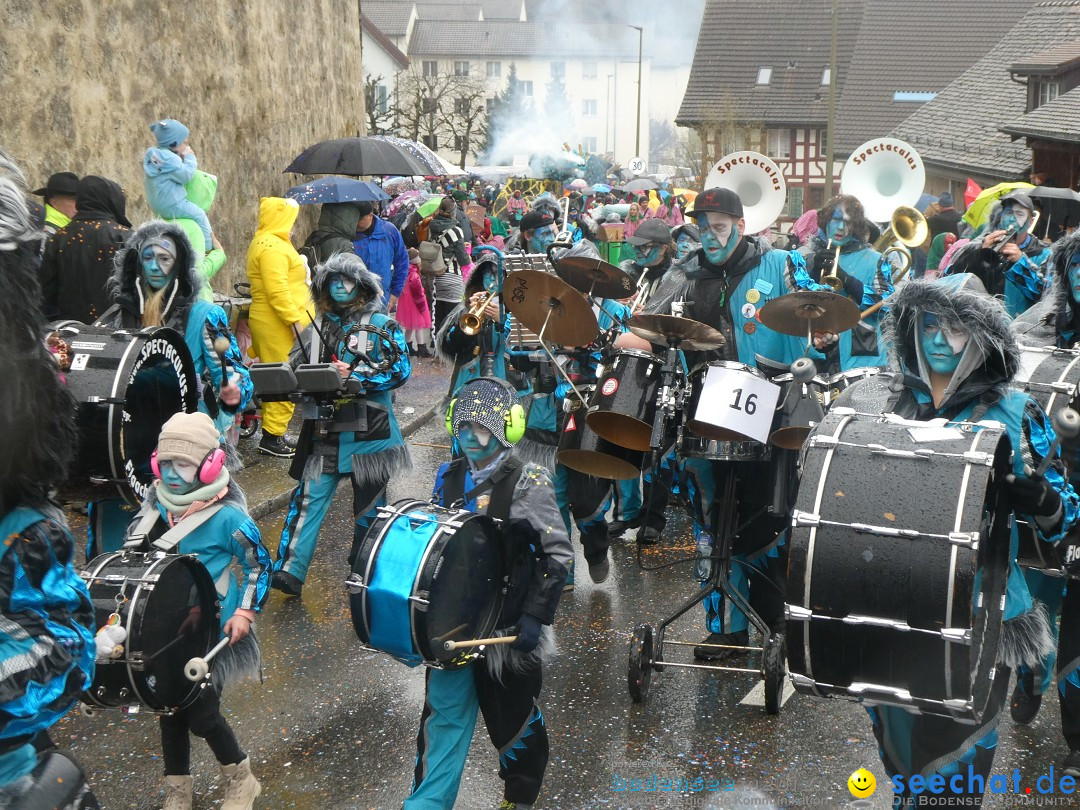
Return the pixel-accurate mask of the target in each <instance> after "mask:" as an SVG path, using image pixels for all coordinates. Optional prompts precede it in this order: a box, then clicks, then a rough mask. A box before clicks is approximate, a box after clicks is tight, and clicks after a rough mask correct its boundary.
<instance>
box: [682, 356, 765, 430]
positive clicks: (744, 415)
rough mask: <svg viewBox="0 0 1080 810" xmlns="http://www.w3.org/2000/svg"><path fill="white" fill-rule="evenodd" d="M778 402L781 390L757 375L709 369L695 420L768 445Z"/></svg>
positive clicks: (732, 370) (718, 368)
mask: <svg viewBox="0 0 1080 810" xmlns="http://www.w3.org/2000/svg"><path fill="white" fill-rule="evenodd" d="M779 398H780V386H778V385H774V384H773V383H771V382H769V381H768V380H764V379H762V378H761V377H759V376H757V375H756V374H751V373H749V372H746V371H740V370H739V369H737V368H727V367H724V366H710V367H709V370H708V372H707V373H706V375H705V381H704V383H702V386H701V397H700V398H699V399H698V407H697V413H696V414H694V419H695V420H697V421H699V422H708V423H709V424H711V425H715V426H717V427H720V428H723V429H724V430H730V431H732V432H734V433H740V434H742V435H743V436H749V437H750V438H751V439H754V440H755V441H759V442H767V441H768V440H769V432H770V431H771V430H772V423H773V415H774V413H775V411H776V402H777V400H778V399H779Z"/></svg>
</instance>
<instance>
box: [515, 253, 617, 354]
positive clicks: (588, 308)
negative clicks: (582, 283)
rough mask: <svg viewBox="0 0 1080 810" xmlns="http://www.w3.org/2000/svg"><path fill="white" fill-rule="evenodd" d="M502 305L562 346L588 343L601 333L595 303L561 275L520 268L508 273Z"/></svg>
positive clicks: (530, 327) (537, 331)
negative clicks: (593, 305)
mask: <svg viewBox="0 0 1080 810" xmlns="http://www.w3.org/2000/svg"><path fill="white" fill-rule="evenodd" d="M502 299H503V305H504V306H505V307H506V308H507V309H508V310H510V312H512V313H513V314H514V316H515V317H516V318H517V319H518V320H519V321H521V322H522V323H523V324H525V326H526V327H528V328H529V329H530V330H531V331H533V332H535V333H536V334H538V335H539V334H540V332H541V330H542V329H544V327H545V324H546V325H547V328H546V330H545V331H544V334H543V337H545V338H547V339H548V340H549V341H551V342H552V343H558V344H559V345H561V346H585V345H588V344H589V343H591V342H592V341H593V340H595V339H596V336H597V335H599V334H600V326H599V324H598V323H597V322H596V316H595V315H594V314H593V311H592V305H591V304H590V303H589V301H588V300H586V299H585V297H584V296H583V295H582V294H581V293H579V292H578V291H577V290H575V289H574V288H573V287H571V286H570V285H569V284H567V283H566V282H565V281H563V280H562V279H561V278H559V277H558V276H555V275H552V274H551V273H545V272H544V271H542V270H519V271H517V272H516V273H511V274H510V275H508V276H507V277H506V281H505V282H504V283H503V288H502Z"/></svg>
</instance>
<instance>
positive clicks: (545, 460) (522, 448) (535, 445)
mask: <svg viewBox="0 0 1080 810" xmlns="http://www.w3.org/2000/svg"><path fill="white" fill-rule="evenodd" d="M514 446H515V448H516V452H517V455H518V457H519V458H521V459H522V460H523V461H525V462H526V463H527V464H529V463H531V464H538V465H539V466H541V467H546V468H547V470H548V472H549V473H553V472H554V470H555V465H556V464H557V463H558V453H559V448H558V447H557V446H556V445H554V444H542V443H540V442H537V441H533V440H532V439H522V440H521V441H519V442H518V443H517V444H516V445H514Z"/></svg>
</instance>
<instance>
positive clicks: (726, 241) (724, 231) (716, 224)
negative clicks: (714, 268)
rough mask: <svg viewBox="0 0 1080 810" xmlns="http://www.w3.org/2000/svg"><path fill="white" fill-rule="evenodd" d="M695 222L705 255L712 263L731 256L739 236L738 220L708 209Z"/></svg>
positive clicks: (721, 261)
mask: <svg viewBox="0 0 1080 810" xmlns="http://www.w3.org/2000/svg"><path fill="white" fill-rule="evenodd" d="M697 224H698V231H699V235H700V236H701V247H702V248H703V249H704V251H705V257H706V258H707V259H708V260H709V261H710V262H712V263H713V264H723V263H724V262H726V261H727V260H728V259H729V258H731V254H732V253H734V252H735V248H736V247H738V245H739V239H740V237H741V234H740V233H739V224H738V220H737V219H735V218H734V217H732V216H731V215H730V214H719V213H716V212H713V211H710V212H708V213H706V214H705V216H703V217H701V216H699V217H698V218H697Z"/></svg>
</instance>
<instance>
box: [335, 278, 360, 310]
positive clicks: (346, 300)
mask: <svg viewBox="0 0 1080 810" xmlns="http://www.w3.org/2000/svg"><path fill="white" fill-rule="evenodd" d="M329 287H330V297H331V298H333V299H334V301H335V302H336V303H338V304H351V303H352V302H353V301H355V300H356V297H357V296H358V295H360V289H359V288H358V287H357V286H356V282H355V281H353V280H352V279H351V278H345V277H344V276H342V275H340V274H337V273H335V274H334V275H333V276H331V277H330V285H329Z"/></svg>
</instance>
